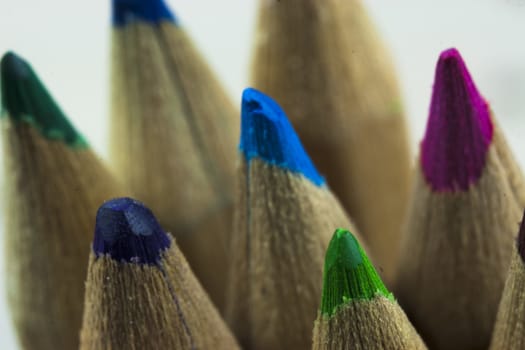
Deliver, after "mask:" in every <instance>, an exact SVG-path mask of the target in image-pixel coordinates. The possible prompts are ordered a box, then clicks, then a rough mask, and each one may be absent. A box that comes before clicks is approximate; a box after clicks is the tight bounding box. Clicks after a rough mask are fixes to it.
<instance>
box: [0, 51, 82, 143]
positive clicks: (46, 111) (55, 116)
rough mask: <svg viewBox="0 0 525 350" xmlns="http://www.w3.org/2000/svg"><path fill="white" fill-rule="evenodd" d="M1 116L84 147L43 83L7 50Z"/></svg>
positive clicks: (0, 69) (0, 64)
mask: <svg viewBox="0 0 525 350" xmlns="http://www.w3.org/2000/svg"><path fill="white" fill-rule="evenodd" d="M0 73H1V78H0V82H1V96H2V110H3V113H2V117H8V118H10V119H11V120H13V121H14V122H26V123H28V124H30V125H32V126H33V127H34V128H35V129H37V130H38V131H39V132H40V134H41V135H42V136H44V137H46V138H48V139H52V140H60V141H63V142H64V143H66V144H67V145H69V146H71V147H80V148H83V147H87V143H86V141H85V140H84V138H83V137H82V136H81V135H80V134H79V133H78V132H77V131H76V130H75V128H74V127H73V126H72V125H71V123H70V122H69V120H68V119H67V117H66V116H65V115H64V113H63V112H62V110H61V109H60V107H59V106H58V105H57V104H56V102H55V101H54V100H53V98H52V97H51V95H50V94H49V92H48V91H47V89H46V88H45V86H44V85H43V84H42V82H41V81H40V80H39V79H38V77H37V75H36V74H35V72H34V71H33V69H32V68H31V66H30V65H29V63H27V62H26V61H25V60H24V59H23V58H21V57H20V56H18V55H16V54H15V53H13V52H8V53H6V54H5V55H4V56H3V57H2V60H1V62H0Z"/></svg>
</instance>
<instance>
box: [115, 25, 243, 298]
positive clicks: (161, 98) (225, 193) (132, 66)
mask: <svg viewBox="0 0 525 350" xmlns="http://www.w3.org/2000/svg"><path fill="white" fill-rule="evenodd" d="M113 35H114V36H113V43H114V44H113V67H114V69H113V79H112V81H113V96H114V103H113V105H112V107H113V110H112V115H113V117H114V119H113V124H112V128H111V129H112V133H113V137H112V158H113V159H115V161H116V164H117V165H116V168H117V172H118V173H119V174H120V175H121V177H123V178H124V179H126V180H127V181H128V183H129V185H130V187H131V189H132V191H133V192H134V193H135V195H136V197H137V198H138V199H141V200H143V201H144V202H145V203H147V204H148V205H150V206H151V207H152V209H153V210H154V212H156V213H157V214H158V217H159V220H160V221H161V223H162V224H163V226H165V227H166V228H167V229H168V230H170V231H171V232H173V233H174V234H175V235H176V236H177V238H178V240H179V243H180V246H181V249H182V250H183V251H185V253H186V256H187V258H188V260H189V261H190V263H191V265H192V267H193V268H194V270H195V272H196V274H197V275H198V277H199V279H200V280H201V282H202V283H203V285H204V287H205V288H206V289H207V290H208V291H209V292H210V294H211V297H212V298H213V300H214V301H215V302H216V303H217V305H218V306H219V307H220V306H221V305H222V304H223V298H224V291H223V289H224V285H223V278H224V274H223V273H224V271H225V269H226V267H225V264H226V260H227V244H226V239H227V234H228V233H229V232H230V231H231V216H232V188H233V187H232V186H233V184H232V181H233V180H232V179H233V176H232V175H233V169H234V159H235V156H236V155H235V150H236V142H237V135H238V126H237V124H238V123H236V122H235V118H236V116H237V115H238V113H237V112H235V109H234V108H233V107H232V105H231V104H230V102H229V100H228V98H227V96H226V95H225V94H224V93H223V91H222V90H221V88H220V86H219V85H218V83H217V82H216V80H215V79H214V78H213V77H212V75H211V73H210V71H209V69H208V68H207V67H206V66H205V64H204V62H203V61H202V60H201V59H200V57H199V56H198V54H197V53H196V52H195V50H194V48H193V46H192V44H191V42H190V40H189V39H188V38H187V37H186V34H185V33H184V31H183V30H182V29H180V28H177V27H175V26H173V25H172V24H171V23H169V22H166V23H162V24H160V25H158V26H151V25H146V24H140V23H136V24H130V25H128V27H127V28H125V29H117V30H115V33H114V34H113ZM137 162H139V163H140V164H141V166H139V167H138V166H137ZM210 227H213V229H214V230H213V234H211V233H208V232H210V231H209V228H210ZM204 230H208V231H204ZM196 232H201V234H200V235H197V234H196ZM210 264H211V265H213V266H215V268H216V270H215V271H214V272H212V271H211V270H210V269H209V266H208V265H210Z"/></svg>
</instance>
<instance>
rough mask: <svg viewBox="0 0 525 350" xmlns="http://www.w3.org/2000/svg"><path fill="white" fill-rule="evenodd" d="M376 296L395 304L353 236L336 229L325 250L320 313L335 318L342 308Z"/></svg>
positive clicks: (348, 232)
mask: <svg viewBox="0 0 525 350" xmlns="http://www.w3.org/2000/svg"><path fill="white" fill-rule="evenodd" d="M376 296H384V297H386V298H388V299H391V300H394V296H393V295H392V293H390V292H389V291H388V289H387V288H386V287H385V285H384V284H383V281H382V280H381V278H380V277H379V275H378V273H377V271H376V269H375V268H374V266H373V265H372V263H371V262H370V260H368V257H367V256H366V253H365V252H364V250H363V249H362V248H361V246H360V245H359V243H358V242H357V239H356V238H355V237H354V235H352V234H351V233H350V231H348V230H344V229H340V228H339V229H337V230H336V231H335V233H334V236H333V237H332V240H331V241H330V244H329V245H328V249H327V250H326V258H325V263H324V274H323V295H322V298H321V313H322V314H323V315H328V316H332V315H333V314H335V312H336V311H337V309H338V308H339V307H340V306H342V305H345V304H347V303H349V302H351V301H353V300H371V299H373V298H375V297H376Z"/></svg>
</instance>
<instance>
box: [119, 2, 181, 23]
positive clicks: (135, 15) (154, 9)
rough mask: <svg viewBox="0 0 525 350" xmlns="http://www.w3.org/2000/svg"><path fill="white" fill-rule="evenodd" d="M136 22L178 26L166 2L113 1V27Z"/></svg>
mask: <svg viewBox="0 0 525 350" xmlns="http://www.w3.org/2000/svg"><path fill="white" fill-rule="evenodd" d="M136 20H140V21H145V22H149V23H159V22H161V21H169V22H173V23H174V24H177V18H176V17H175V16H174V15H173V13H172V12H171V10H170V9H169V7H168V6H167V5H166V3H165V2H164V0H113V25H114V26H117V27H118V26H124V25H126V24H128V23H130V22H134V21H136Z"/></svg>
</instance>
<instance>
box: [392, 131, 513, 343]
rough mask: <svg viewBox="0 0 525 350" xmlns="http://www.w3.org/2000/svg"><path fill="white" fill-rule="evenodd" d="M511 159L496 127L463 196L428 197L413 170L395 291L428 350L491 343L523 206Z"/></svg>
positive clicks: (461, 194)
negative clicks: (482, 163)
mask: <svg viewBox="0 0 525 350" xmlns="http://www.w3.org/2000/svg"><path fill="white" fill-rule="evenodd" d="M510 159H512V156H511V154H510V153H509V150H508V149H507V148H506V147H505V145H504V144H503V142H502V135H501V133H500V131H499V129H498V128H495V129H494V136H493V140H492V145H491V146H490V148H489V150H488V153H487V155H486V164H485V168H484V170H483V173H482V175H481V177H480V178H479V180H478V182H477V183H476V184H474V185H472V186H471V187H470V188H469V190H468V191H466V192H455V193H454V192H452V193H451V192H443V193H436V192H433V191H432V190H431V189H430V188H429V185H428V184H427V183H426V181H425V179H424V178H423V175H422V173H421V171H419V170H418V171H417V176H416V179H415V184H414V189H413V197H412V203H411V209H410V213H409V218H408V225H407V229H406V236H405V240H404V243H403V249H402V252H403V253H402V255H401V256H402V259H401V261H400V265H399V277H398V281H397V289H396V290H397V295H398V297H399V300H400V302H401V305H403V307H404V309H405V310H406V312H407V314H408V316H409V317H410V318H411V319H412V321H413V323H414V324H415V325H416V327H417V328H418V330H419V331H420V333H421V335H422V336H423V338H424V339H425V341H426V342H427V344H428V345H429V347H430V348H432V349H447V350H453V349H463V350H464V349H484V348H487V347H488V345H489V342H490V336H491V334H492V327H493V325H494V321H495V317H496V312H497V308H498V304H499V300H500V297H501V292H502V289H503V285H504V283H505V276H506V273H507V269H508V267H509V262H510V257H511V252H512V245H513V242H514V237H515V232H516V223H517V222H519V219H520V214H521V211H522V208H523V201H522V198H523V193H521V192H520V191H521V190H522V188H523V186H522V185H520V184H519V183H520V182H521V180H520V179H521V174H520V173H519V172H517V173H515V171H519V169H518V168H517V167H516V166H513V167H509V166H508V165H507V161H508V160H510ZM511 179H514V180H511Z"/></svg>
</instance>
